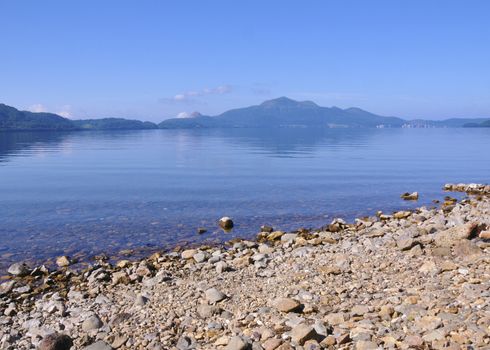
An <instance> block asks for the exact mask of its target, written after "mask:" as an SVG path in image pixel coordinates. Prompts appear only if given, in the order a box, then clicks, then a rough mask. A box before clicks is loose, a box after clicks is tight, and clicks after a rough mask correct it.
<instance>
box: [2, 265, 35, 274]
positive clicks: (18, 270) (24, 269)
mask: <svg viewBox="0 0 490 350" xmlns="http://www.w3.org/2000/svg"><path fill="white" fill-rule="evenodd" d="M7 272H8V273H10V274H11V275H14V276H17V277H24V276H27V275H28V274H30V273H31V269H30V268H29V266H27V265H26V264H25V263H15V264H13V265H10V267H9V268H8V270H7Z"/></svg>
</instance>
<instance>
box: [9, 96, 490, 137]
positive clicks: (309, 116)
mask: <svg viewBox="0 0 490 350" xmlns="http://www.w3.org/2000/svg"><path fill="white" fill-rule="evenodd" d="M489 124H490V121H489V120H488V118H473V119H463V118H453V119H446V120H439V121H434V120H422V119H417V120H405V119H401V118H397V117H385V116H380V115H377V114H373V113H370V112H367V111H365V110H362V109H360V108H346V109H341V108H338V107H321V106H318V105H317V104H316V103H314V102H311V101H295V100H292V99H290V98H287V97H280V98H276V99H273V100H269V101H265V102H263V103H262V104H260V105H256V106H250V107H245V108H237V109H232V110H229V111H226V112H224V113H222V114H220V115H217V116H213V117H212V116H205V115H202V114H200V113H198V112H194V113H191V114H185V113H182V114H181V115H180V118H172V119H167V120H164V121H163V122H161V123H160V124H159V125H156V124H154V123H151V122H143V121H139V120H130V119H123V118H102V119H84V120H83V119H82V120H70V119H67V118H63V117H61V116H59V115H56V114H53V113H34V112H28V111H19V110H17V109H15V108H14V107H10V106H7V105H4V104H0V131H1V130H54V131H57V130H59V131H61V130H138V129H156V128H161V129H199V128H281V127H282V128H291V127H302V128H312V127H313V128H400V127H405V128H456V127H489Z"/></svg>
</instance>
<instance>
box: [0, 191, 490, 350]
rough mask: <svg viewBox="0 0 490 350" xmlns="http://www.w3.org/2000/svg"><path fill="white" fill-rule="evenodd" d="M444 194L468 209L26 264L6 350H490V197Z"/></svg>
mask: <svg viewBox="0 0 490 350" xmlns="http://www.w3.org/2000/svg"><path fill="white" fill-rule="evenodd" d="M444 190H446V191H450V192H464V193H467V196H466V197H465V198H464V199H462V200H459V201H458V200H456V199H454V198H451V197H450V196H448V197H446V200H445V201H444V202H441V203H437V204H435V205H434V207H433V208H427V207H420V208H417V209H415V210H411V211H399V212H395V213H381V212H378V213H376V214H375V215H373V216H370V217H365V218H359V219H356V220H355V222H351V223H347V222H345V221H343V220H341V219H334V220H333V221H332V222H330V223H329V224H327V225H325V226H324V227H322V228H319V229H315V230H312V229H298V230H296V231H294V232H282V231H275V230H274V229H273V228H272V227H267V226H264V227H262V228H261V232H260V233H258V235H257V239H256V240H253V241H252V240H234V241H232V242H229V243H228V244H226V245H223V246H201V247H198V248H192V249H176V250H175V251H172V252H161V253H155V254H153V255H151V256H149V257H147V258H145V259H141V260H138V261H129V260H120V261H117V262H116V263H114V264H112V263H110V262H108V261H104V260H103V259H101V260H99V261H97V262H96V263H94V264H92V265H91V266H90V267H88V268H84V269H83V270H76V269H73V268H72V267H71V261H70V258H69V257H59V258H58V259H57V264H58V268H57V269H55V270H49V269H48V268H46V267H44V266H37V267H33V266H26V265H23V264H22V262H19V263H17V264H14V265H12V266H11V267H10V268H9V273H10V275H11V277H10V278H9V279H8V280H6V281H4V282H3V283H2V284H0V349H41V350H65V349H66V350H69V349H86V350H106V349H150V350H160V349H162V350H163V349H172V350H177V349H178V350H188V349H223V350H245V349H252V350H274V349H277V350H287V349H298V350H316V349H359V350H364V349H387V348H388V349H490V186H488V185H486V186H485V185H478V184H448V185H446V186H445V187H444ZM450 192H448V195H450V194H451V193H450ZM408 195H409V196H408V197H409V198H407V199H409V200H416V198H415V196H411V195H410V194H408Z"/></svg>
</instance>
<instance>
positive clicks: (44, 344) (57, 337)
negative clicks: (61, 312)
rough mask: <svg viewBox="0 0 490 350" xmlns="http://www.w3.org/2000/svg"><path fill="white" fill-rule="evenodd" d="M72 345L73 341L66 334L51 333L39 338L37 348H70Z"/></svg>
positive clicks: (39, 349)
mask: <svg viewBox="0 0 490 350" xmlns="http://www.w3.org/2000/svg"><path fill="white" fill-rule="evenodd" d="M72 346H73V341H72V340H71V338H70V337H69V336H68V335H66V334H60V333H52V334H48V335H46V336H45V337H44V338H43V339H42V340H41V342H40V343H39V346H38V350H70V348H71V347H72Z"/></svg>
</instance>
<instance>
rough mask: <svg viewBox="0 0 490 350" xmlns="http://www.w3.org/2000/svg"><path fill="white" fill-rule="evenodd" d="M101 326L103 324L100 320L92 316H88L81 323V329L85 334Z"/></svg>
mask: <svg viewBox="0 0 490 350" xmlns="http://www.w3.org/2000/svg"><path fill="white" fill-rule="evenodd" d="M102 325H103V323H102V321H101V320H100V318H99V316H97V315H92V316H89V317H88V318H86V319H85V320H84V321H83V323H82V329H83V330H84V331H85V332H88V331H91V330H94V329H98V328H100V327H102Z"/></svg>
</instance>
